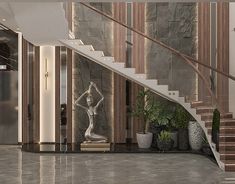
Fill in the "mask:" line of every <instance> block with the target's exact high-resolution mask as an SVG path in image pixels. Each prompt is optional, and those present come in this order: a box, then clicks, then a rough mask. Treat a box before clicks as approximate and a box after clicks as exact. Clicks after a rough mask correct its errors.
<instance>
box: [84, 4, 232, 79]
mask: <svg viewBox="0 0 235 184" xmlns="http://www.w3.org/2000/svg"><path fill="white" fill-rule="evenodd" d="M80 4H82V5H83V6H86V7H87V8H89V9H91V10H93V11H95V12H97V13H98V14H101V15H103V16H104V17H106V18H108V19H110V20H112V21H114V22H116V23H118V24H120V25H122V26H123V27H125V28H127V29H129V30H131V31H133V32H135V33H137V34H139V35H141V36H143V37H145V38H147V39H148V40H151V41H153V42H154V43H157V44H158V45H161V46H162V47H164V48H166V49H168V50H170V51H171V52H173V53H174V54H175V55H178V56H180V57H182V58H187V59H188V60H190V61H192V62H194V63H197V64H199V65H202V66H204V67H206V68H209V69H211V70H213V71H215V72H216V73H219V74H221V75H224V76H225V77H227V78H230V79H232V80H234V81H235V77H234V76H232V75H230V74H227V73H225V72H223V71H220V70H218V69H216V68H214V67H212V66H209V65H207V64H204V63H202V62H200V61H198V60H197V59H194V58H192V57H190V56H188V55H186V54H183V53H181V52H180V51H178V50H176V49H174V48H172V47H170V46H168V45H166V44H165V43H163V42H161V41H159V40H157V39H154V38H151V37H149V36H148V35H146V34H144V33H143V32H141V31H139V30H137V29H135V28H133V27H130V26H128V25H127V24H125V23H122V22H120V21H118V20H116V19H114V18H113V17H111V16H110V15H108V14H106V13H104V12H102V11H100V10H98V9H96V8H94V7H93V6H90V5H88V4H86V3H83V2H80Z"/></svg>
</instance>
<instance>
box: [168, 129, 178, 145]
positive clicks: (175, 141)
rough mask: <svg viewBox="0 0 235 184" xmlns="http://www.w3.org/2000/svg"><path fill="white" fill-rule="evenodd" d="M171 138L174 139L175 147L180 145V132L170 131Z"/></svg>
mask: <svg viewBox="0 0 235 184" xmlns="http://www.w3.org/2000/svg"><path fill="white" fill-rule="evenodd" d="M170 135H171V139H172V140H173V141H174V144H173V148H177V146H178V132H176V131H175V132H170Z"/></svg>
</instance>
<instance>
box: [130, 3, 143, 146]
mask: <svg viewBox="0 0 235 184" xmlns="http://www.w3.org/2000/svg"><path fill="white" fill-rule="evenodd" d="M132 10H133V15H132V17H133V27H134V28H135V29H138V30H139V31H142V32H145V3H133V6H132ZM144 43H145V39H144V37H143V36H140V35H138V34H136V33H134V32H133V47H132V63H131V66H132V67H134V68H136V73H145V55H144V54H145V52H144V48H145V45H144ZM140 90H144V88H143V87H142V86H140V85H138V84H136V83H134V82H132V83H131V104H132V108H133V107H134V106H135V104H136V98H137V95H138V93H139V91H140ZM131 121H132V122H131V124H132V129H131V131H132V142H136V132H140V131H142V123H143V119H140V118H136V117H132V118H131Z"/></svg>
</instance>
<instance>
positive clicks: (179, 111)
mask: <svg viewBox="0 0 235 184" xmlns="http://www.w3.org/2000/svg"><path fill="white" fill-rule="evenodd" d="M174 119H175V122H176V127H177V128H187V127H188V123H189V121H190V119H191V115H190V114H189V113H188V111H186V110H185V109H184V108H183V107H182V106H181V105H177V106H176V109H175V117H174Z"/></svg>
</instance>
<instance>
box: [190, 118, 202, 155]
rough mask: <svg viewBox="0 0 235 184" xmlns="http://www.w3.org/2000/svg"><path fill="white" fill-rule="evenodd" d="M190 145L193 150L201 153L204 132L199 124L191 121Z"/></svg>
mask: <svg viewBox="0 0 235 184" xmlns="http://www.w3.org/2000/svg"><path fill="white" fill-rule="evenodd" d="M188 133H189V144H190V147H191V148H192V150H195V151H199V150H200V149H201V148H202V143H203V136H204V134H203V130H202V128H201V126H200V125H199V123H198V122H196V121H190V122H189V126H188Z"/></svg>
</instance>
